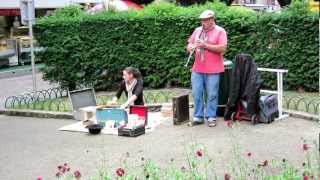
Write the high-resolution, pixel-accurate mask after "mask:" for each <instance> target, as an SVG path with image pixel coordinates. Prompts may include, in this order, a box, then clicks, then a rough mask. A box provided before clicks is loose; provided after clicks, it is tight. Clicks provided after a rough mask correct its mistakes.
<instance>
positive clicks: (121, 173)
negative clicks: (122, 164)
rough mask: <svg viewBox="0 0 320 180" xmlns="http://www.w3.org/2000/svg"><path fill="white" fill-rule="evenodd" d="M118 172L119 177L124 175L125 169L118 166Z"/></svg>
mask: <svg viewBox="0 0 320 180" xmlns="http://www.w3.org/2000/svg"><path fill="white" fill-rule="evenodd" d="M116 173H117V175H118V176H119V177H122V176H123V175H124V169H122V168H118V169H117V170H116Z"/></svg>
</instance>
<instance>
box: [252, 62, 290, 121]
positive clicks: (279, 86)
mask: <svg viewBox="0 0 320 180" xmlns="http://www.w3.org/2000/svg"><path fill="white" fill-rule="evenodd" d="M258 71H263V72H275V73H277V91H273V90H260V92H264V93H269V94H276V95H277V96H278V110H279V117H278V118H277V119H276V120H280V119H283V118H286V117H289V115H288V114H283V109H282V102H283V73H287V72H288V70H286V69H270V68H258Z"/></svg>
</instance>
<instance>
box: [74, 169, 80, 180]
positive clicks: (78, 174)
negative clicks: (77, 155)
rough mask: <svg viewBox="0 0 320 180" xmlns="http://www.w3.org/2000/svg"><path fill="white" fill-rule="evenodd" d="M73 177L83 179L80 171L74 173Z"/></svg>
mask: <svg viewBox="0 0 320 180" xmlns="http://www.w3.org/2000/svg"><path fill="white" fill-rule="evenodd" d="M73 175H74V177H75V178H76V179H80V177H81V173H80V171H78V170H77V171H75V172H74V173H73Z"/></svg>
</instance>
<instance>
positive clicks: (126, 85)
mask: <svg viewBox="0 0 320 180" xmlns="http://www.w3.org/2000/svg"><path fill="white" fill-rule="evenodd" d="M122 78H123V81H121V83H120V87H119V89H118V91H117V94H116V96H115V97H113V98H112V101H111V102H109V103H110V104H115V103H116V102H117V100H118V99H119V98H120V97H121V94H122V92H123V91H124V92H125V94H126V96H127V101H126V102H125V103H124V104H122V105H121V108H123V109H124V108H127V107H128V106H130V105H143V104H144V102H143V81H142V76H141V73H140V71H139V70H138V69H136V68H133V67H127V68H125V69H124V70H123V76H122Z"/></svg>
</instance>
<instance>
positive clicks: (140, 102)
mask: <svg viewBox="0 0 320 180" xmlns="http://www.w3.org/2000/svg"><path fill="white" fill-rule="evenodd" d="M123 91H124V92H125V94H126V96H127V97H128V92H127V89H126V83H125V81H124V80H122V81H121V83H120V86H119V89H118V91H117V94H116V97H117V98H118V99H119V98H120V96H121V94H122V92H123ZM132 94H134V95H136V96H137V99H136V100H135V101H134V105H143V104H144V101H143V81H142V80H141V79H138V80H137V84H136V86H135V87H134V88H133V90H132Z"/></svg>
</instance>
